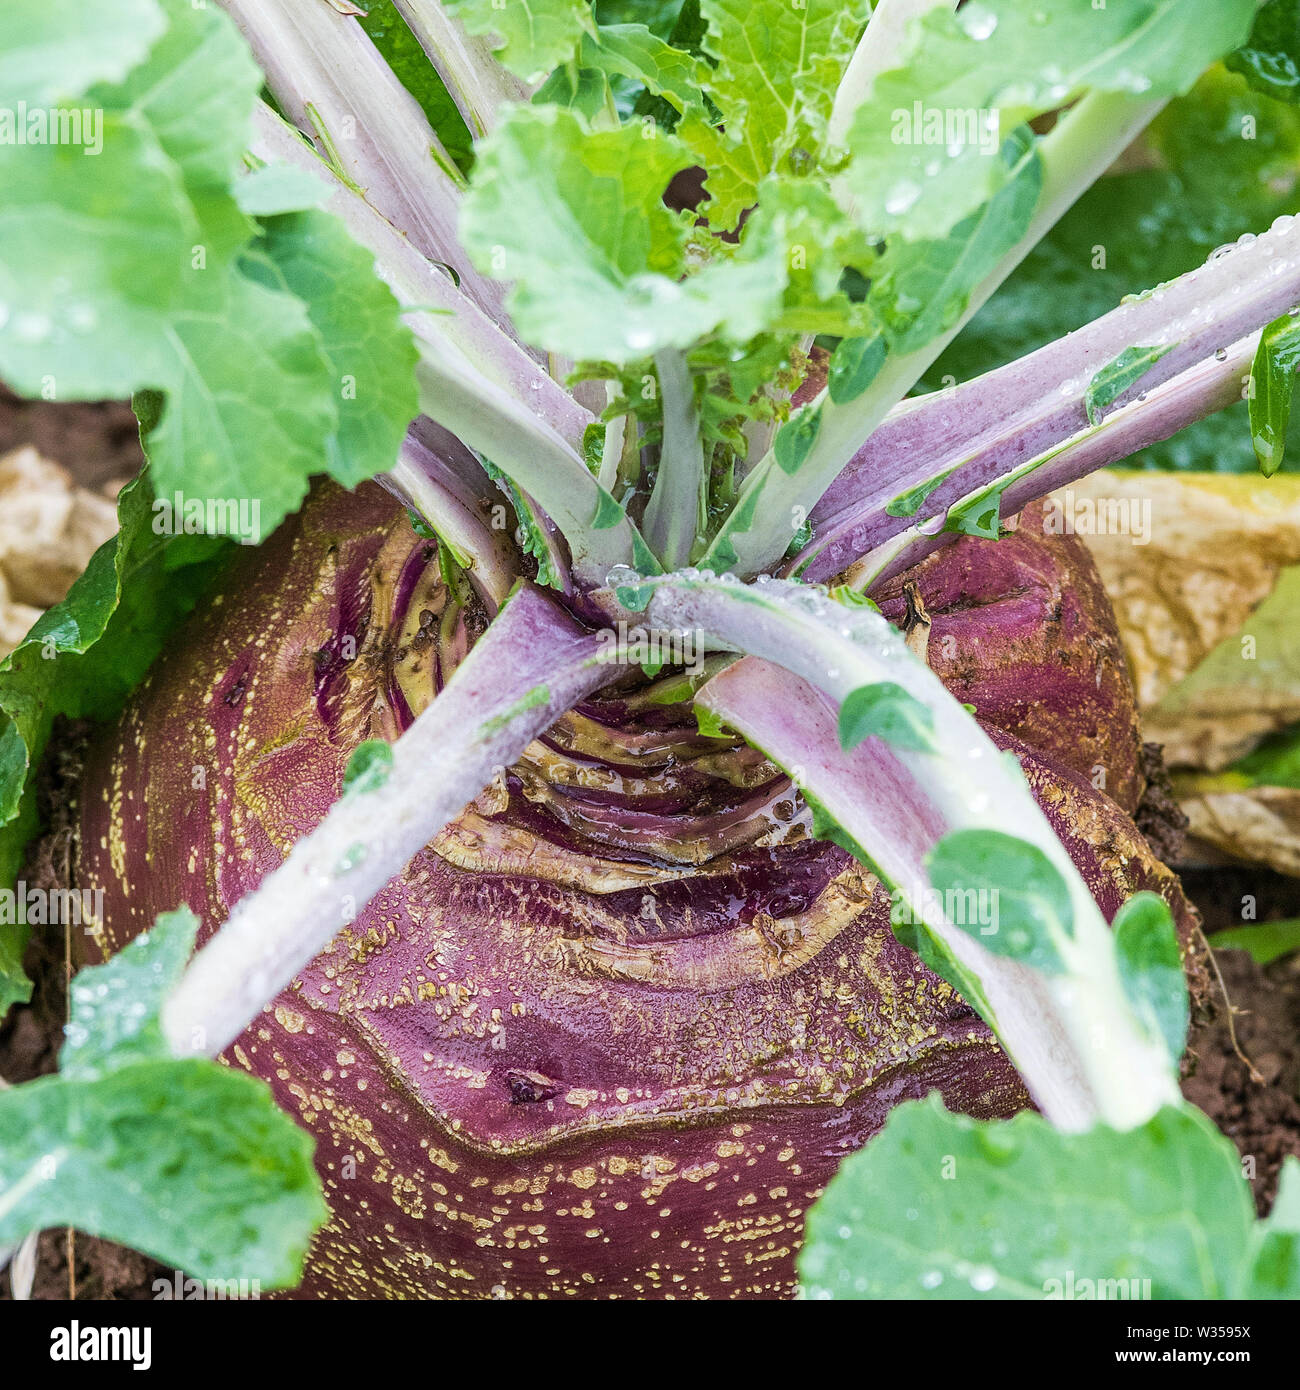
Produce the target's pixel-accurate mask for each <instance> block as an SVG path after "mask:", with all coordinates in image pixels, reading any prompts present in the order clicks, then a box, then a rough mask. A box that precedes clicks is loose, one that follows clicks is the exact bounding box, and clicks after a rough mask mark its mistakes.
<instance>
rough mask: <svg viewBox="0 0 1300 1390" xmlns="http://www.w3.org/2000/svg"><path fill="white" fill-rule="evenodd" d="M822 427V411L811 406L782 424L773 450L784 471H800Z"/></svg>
mask: <svg viewBox="0 0 1300 1390" xmlns="http://www.w3.org/2000/svg"><path fill="white" fill-rule="evenodd" d="M821 427H822V413H821V411H820V410H819V409H813V408H812V407H811V406H805V407H804V409H802V410H799V411H796V412H795V414H794V415H793V416H792V417H791V419H789V420H787V421H786V423H785V424H784V425H782V426H781V428H780V429H779V430H778V431H777V434H776V439H775V441H774V442H773V445H772V452H773V454H774V455H775V457H776V462H777V465H778V467H779V468H780V469H781V471H782V472H783V473H796V472H798V470H799V468H800V466H801V465H802V464H803V462H804V460H805V459H806V458H807V457H808V455H809V454H811V453H812V451H813V445H814V444H816V443H817V436H818V435H819V434H820V433H821Z"/></svg>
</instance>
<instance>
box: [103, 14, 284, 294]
mask: <svg viewBox="0 0 1300 1390" xmlns="http://www.w3.org/2000/svg"><path fill="white" fill-rule="evenodd" d="M162 5H163V8H164V10H165V11H166V12H167V19H168V26H167V32H166V34H165V35H164V36H163V38H162V39H161V40H160V41H159V42H158V43H157V44H155V45H154V47H153V49H152V50H151V51H150V53H149V58H148V60H147V61H146V62H145V63H142V64H141V65H140V66H139V67H137V68H135V69H133V70H132V72H131V73H130V74H129V75H128V77H127V78H126V80H125V81H124V82H122V83H121V84H120V85H118V86H107V85H102V86H99V87H96V88H95V89H94V90H93V91H92V92H91V93H90V94H89V96H88V98H87V99H88V100H91V101H94V102H96V103H99V104H102V105H103V106H104V107H105V108H106V109H108V110H111V111H115V112H118V113H120V114H121V117H122V119H124V120H126V121H131V122H135V123H138V124H139V125H141V126H143V127H147V128H148V129H149V130H150V131H151V132H152V133H153V135H154V137H155V138H156V139H157V141H158V144H159V146H160V147H161V149H162V151H163V153H164V154H165V155H166V156H167V158H168V159H170V160H172V161H173V162H174V163H175V165H176V167H177V168H178V169H179V170H180V172H181V177H182V179H183V182H184V185H185V192H186V196H187V197H188V199H189V201H190V205H191V207H192V208H193V209H194V213H195V215H196V217H197V219H198V223H199V235H198V236H197V238H196V239H195V245H194V246H191V247H185V248H183V254H184V264H185V266H186V268H187V274H188V275H189V276H190V277H191V278H198V279H201V278H202V276H203V274H204V271H203V269H202V268H201V267H200V266H197V265H196V259H197V256H198V254H199V253H200V252H201V253H202V256H203V264H204V265H206V267H207V268H208V269H209V270H213V269H219V268H220V267H221V266H222V265H224V264H225V263H226V262H227V261H228V260H229V258H230V257H231V256H232V255H233V254H234V253H235V251H236V250H237V249H238V248H239V247H240V246H242V245H243V244H244V243H245V242H246V241H247V240H248V238H249V237H250V236H251V235H252V234H253V232H254V230H255V229H254V226H253V224H252V222H251V221H250V220H249V218H248V217H247V216H246V215H245V214H244V213H243V212H241V211H240V208H239V205H238V203H237V202H236V200H235V197H234V194H233V192H232V190H231V183H232V180H233V178H234V176H235V174H236V173H237V172H238V171H239V170H240V167H241V163H242V160H243V155H244V151H245V150H246V149H247V147H248V142H249V137H250V134H251V116H252V112H253V108H254V106H255V105H256V103H257V98H258V94H259V92H260V91H261V88H262V82H263V78H262V74H261V72H260V71H259V70H258V67H257V64H256V63H255V62H254V61H253V57H252V55H251V54H250V53H249V51H248V46H247V44H245V42H244V40H243V38H242V37H241V36H240V34H239V32H238V31H237V30H236V29H235V26H234V25H233V24H232V23H231V22H230V20H229V19H228V18H227V17H226V16H225V15H224V14H222V12H221V11H220V10H219V9H218V8H217V7H216V6H215V5H211V6H209V5H203V6H199V7H196V6H195V5H194V4H192V3H191V0H162Z"/></svg>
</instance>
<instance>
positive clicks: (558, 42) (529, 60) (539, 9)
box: [446, 0, 595, 83]
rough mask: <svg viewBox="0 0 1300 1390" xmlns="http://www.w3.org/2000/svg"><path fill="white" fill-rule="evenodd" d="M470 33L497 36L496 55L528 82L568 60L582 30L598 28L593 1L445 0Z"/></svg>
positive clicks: (541, 76) (538, 78) (589, 30)
mask: <svg viewBox="0 0 1300 1390" xmlns="http://www.w3.org/2000/svg"><path fill="white" fill-rule="evenodd" d="M446 5H447V8H448V9H449V10H450V11H451V13H452V14H454V15H455V16H456V18H457V19H459V20H460V22H461V23H462V24H463V25H464V26H465V28H466V30H467V32H469V33H471V34H476V35H478V34H489V35H493V36H494V37H495V38H496V39H497V40H498V42H497V44H496V45H495V56H496V58H497V60H498V61H499V62H501V63H503V64H504V65H505V66H506V67H507V68H509V69H510V71H511V72H513V73H514V74H515V75H516V76H517V77H522V78H523V79H524V81H525V82H528V83H534V82H539V81H540V80H541V79H542V78H543V77H545V76H546V74H547V73H548V72H550V70H551V69H552V68H555V67H559V65H560V64H561V63H565V62H568V60H569V59H570V58H571V57H572V56H573V54H574V51H575V50H576V49H577V47H578V41H579V39H581V37H582V36H583V34H591V33H594V31H595V24H594V21H593V20H592V17H591V6H590V4H589V3H588V0H446Z"/></svg>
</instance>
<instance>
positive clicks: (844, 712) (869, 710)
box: [839, 681, 934, 753]
mask: <svg viewBox="0 0 1300 1390" xmlns="http://www.w3.org/2000/svg"><path fill="white" fill-rule="evenodd" d="M839 730H840V747H841V748H843V749H844V751H845V752H846V753H847V752H848V751H849V750H850V749H853V748H856V747H857V746H858V744H860V743H861V742H862V740H863V739H865V738H868V737H871V736H873V735H874V736H875V737H876V738H881V739H884V741H885V742H886V743H892V744H893V745H894V747H896V748H909V749H912V750H914V751H915V752H918V753H930V752H933V751H934V714H933V713H932V711H931V710H930V709H929V708H928V707H927V706H926V705H923V704H922V703H921V702H920V700H918V699H917V698H916V696H915V695H912V694H909V692H908V691H906V690H904V689H903V687H902V686H901V685H896V684H894V683H893V682H892V681H879V682H877V683H876V684H875V685H860V686H858V687H857V689H856V690H851V691H849V693H848V694H847V695H846V696H845V697H844V700H843V702H842V703H841V705H840V722H839Z"/></svg>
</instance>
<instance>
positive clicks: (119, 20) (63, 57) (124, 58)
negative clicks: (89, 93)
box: [0, 0, 167, 109]
mask: <svg viewBox="0 0 1300 1390" xmlns="http://www.w3.org/2000/svg"><path fill="white" fill-rule="evenodd" d="M166 23H167V22H166V19H165V17H164V15H163V12H162V9H161V8H160V7H159V5H158V3H157V0H97V3H96V4H94V5H90V6H87V5H85V4H84V3H82V0H6V3H5V4H4V5H2V6H0V106H4V107H7V108H10V109H12V108H14V107H16V106H17V104H18V102H20V101H25V102H27V103H28V105H29V106H45V107H48V106H53V105H55V104H56V103H57V102H60V101H71V100H73V99H74V98H76V97H79V96H81V95H82V93H83V92H85V91H86V89H87V88H88V87H90V86H91V85H92V84H93V83H96V82H120V81H121V80H122V79H123V78H124V77H125V76H126V75H127V73H128V72H129V71H130V70H131V69H132V68H133V67H135V65H136V64H137V63H139V62H142V61H143V60H144V58H145V55H146V54H147V53H148V52H149V49H150V47H151V46H152V45H153V43H154V42H155V41H156V40H157V39H158V37H159V36H160V35H161V34H162V32H163V30H164V29H165V28H166Z"/></svg>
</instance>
